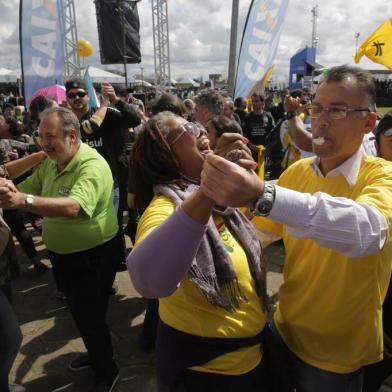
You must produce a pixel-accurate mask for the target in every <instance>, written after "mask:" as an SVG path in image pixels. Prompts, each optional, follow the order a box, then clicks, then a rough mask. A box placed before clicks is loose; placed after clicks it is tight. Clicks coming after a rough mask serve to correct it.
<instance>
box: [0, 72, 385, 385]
mask: <svg viewBox="0 0 392 392" xmlns="http://www.w3.org/2000/svg"><path fill="white" fill-rule="evenodd" d="M65 87H66V93H67V102H66V104H62V105H60V106H59V105H58V104H57V103H56V102H55V101H53V100H51V99H49V98H48V97H37V98H35V99H34V100H33V101H32V102H31V105H30V106H29V110H28V111H27V110H26V111H22V117H20V116H19V118H18V116H17V115H16V111H15V107H14V106H13V105H12V103H9V102H6V100H5V99H4V100H2V102H1V105H2V114H1V115H0V138H1V140H0V158H1V161H0V177H1V178H0V207H1V208H2V209H3V215H4V216H3V218H1V219H0V254H1V256H0V287H1V290H0V353H1V354H0V390H1V391H5V392H6V391H23V390H24V388H23V387H22V386H18V385H10V384H9V380H8V374H9V372H10V369H11V367H12V365H13V362H14V359H15V357H16V355H17V353H18V350H19V348H20V345H21V339H22V335H21V332H20V328H19V325H18V321H17V318H16V316H15V312H14V310H13V309H12V289H11V281H12V280H13V279H15V278H17V276H18V274H19V271H18V261H17V260H16V256H15V246H14V240H13V235H14V236H15V237H16V238H17V239H18V240H19V242H20V244H21V246H22V248H23V250H24V251H25V252H26V254H27V256H28V257H29V259H30V260H31V263H32V265H33V268H34V269H35V271H36V273H38V274H41V273H45V272H46V271H47V265H46V264H44V263H43V262H42V261H41V260H39V258H38V255H37V252H36V250H35V248H34V243H33V241H32V239H31V236H30V234H29V232H28V231H27V230H26V226H25V224H26V223H27V222H30V223H31V224H32V225H33V226H34V228H35V229H36V230H39V231H40V232H41V233H42V238H43V242H44V243H45V245H46V247H47V249H48V253H49V260H50V264H51V267H52V272H53V277H54V279H55V282H56V285H57V290H58V293H61V298H63V300H65V301H66V303H67V305H68V308H69V311H70V312H71V315H72V318H73V320H74V322H75V325H76V327H77V329H78V331H79V333H80V336H81V337H82V339H83V342H84V344H85V346H86V350H87V352H86V354H82V355H79V356H77V357H76V358H75V359H74V360H72V361H71V363H70V364H69V369H70V370H71V371H74V372H78V371H81V370H84V369H88V368H91V369H92V370H93V371H94V374H95V378H94V381H93V383H92V386H91V392H109V391H113V390H114V388H115V386H116V384H117V382H118V379H119V374H120V373H119V368H118V365H117V363H116V360H115V353H114V352H113V347H112V342H111V336H110V326H109V325H108V323H107V321H106V315H107V311H108V303H109V296H110V295H111V294H112V293H113V290H115V287H114V286H113V285H114V280H115V275H116V272H117V271H121V270H126V269H128V271H129V275H130V279H131V282H132V284H133V286H134V287H135V289H136V290H137V291H138V292H139V293H140V294H141V295H142V296H143V297H144V298H146V299H147V309H146V316H145V320H144V324H143V328H142V332H141V336H140V349H143V350H151V349H153V348H154V349H155V365H156V378H157V385H158V390H159V391H160V392H165V391H179V392H181V391H184V392H193V391H201V390H203V391H223V390H227V391H237V390H244V391H248V392H252V391H255V392H256V391H257V392H260V391H268V392H286V391H287V392H294V391H300V392H313V391H315V390H318V391H321V392H332V391H334V392H335V391H341V392H361V391H365V392H375V391H377V390H378V388H379V387H380V385H381V384H382V383H383V381H384V379H385V378H387V377H388V376H389V375H390V374H391V373H392V355H391V351H392V344H391V342H392V340H391V339H392V330H391V325H392V320H391V318H390V314H391V309H390V308H391V303H392V294H391V293H390V290H389V281H390V277H391V269H392V240H391V236H390V233H389V231H390V230H391V225H392V207H391V200H392V163H390V162H388V161H392V113H388V114H386V115H385V116H384V117H383V118H382V119H381V120H380V119H379V118H378V116H377V113H376V106H375V102H376V87H375V83H374V80H373V78H372V77H371V75H370V74H369V73H368V72H367V71H364V70H362V69H360V68H357V67H351V66H338V67H333V68H331V69H330V70H329V72H328V73H327V74H326V75H325V77H324V80H323V81H322V82H321V83H320V85H319V87H318V89H317V91H316V93H315V95H314V96H313V95H312V94H311V93H310V91H309V90H307V89H303V90H295V91H289V90H284V91H282V92H280V93H279V95H278V94H276V93H275V92H268V93H266V94H265V95H264V94H253V95H252V96H251V97H250V99H246V97H236V99H235V100H232V99H231V97H229V96H227V95H226V94H222V93H220V92H218V91H216V90H214V89H204V90H201V91H200V92H199V93H198V94H197V95H195V96H194V97H192V98H187V99H185V100H182V99H181V98H179V97H177V96H175V95H171V94H168V93H165V94H163V95H162V96H160V97H159V98H156V99H154V100H152V101H150V102H146V105H145V103H144V102H143V101H141V100H138V99H136V98H135V97H132V96H131V95H128V94H121V93H119V92H116V91H115V89H114V88H113V86H111V85H110V84H108V83H103V84H102V86H101V92H100V93H101V106H100V107H99V108H98V109H91V108H90V106H89V94H88V91H87V88H86V85H85V83H84V81H83V80H79V79H72V80H69V81H67V82H66V85H65ZM10 105H11V106H12V107H11V106H10ZM261 167H263V170H264V177H263V171H261V170H260V168H261ZM125 212H126V213H125ZM125 220H126V221H125ZM124 235H128V236H129V237H130V238H131V241H132V244H133V248H132V249H131V251H130V253H129V254H128V255H127V254H126V249H125V240H124ZM277 240H283V245H284V248H285V251H286V258H285V265H284V272H283V277H284V281H283V284H282V286H281V288H280V291H279V302H278V303H277V305H276V309H275V310H273V308H272V307H271V306H270V305H271V304H270V300H269V298H268V295H267V289H266V287H267V274H266V269H267V266H266V263H267V260H266V259H265V257H264V255H263V249H262V245H261V244H263V245H264V244H267V243H271V242H272V241H277ZM130 284H131V283H130Z"/></svg>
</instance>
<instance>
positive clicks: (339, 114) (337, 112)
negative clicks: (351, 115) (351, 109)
mask: <svg viewBox="0 0 392 392" xmlns="http://www.w3.org/2000/svg"><path fill="white" fill-rule="evenodd" d="M346 115H347V111H346V109H344V108H329V117H330V118H332V119H333V120H340V119H342V118H345V117H346Z"/></svg>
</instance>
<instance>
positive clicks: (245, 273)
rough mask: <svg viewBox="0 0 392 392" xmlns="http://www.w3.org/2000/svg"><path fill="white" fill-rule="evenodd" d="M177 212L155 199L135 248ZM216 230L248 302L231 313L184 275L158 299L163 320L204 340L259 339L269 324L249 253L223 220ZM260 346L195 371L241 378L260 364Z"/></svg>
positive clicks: (168, 202) (160, 198) (161, 199)
mask: <svg viewBox="0 0 392 392" xmlns="http://www.w3.org/2000/svg"><path fill="white" fill-rule="evenodd" d="M174 210H175V205H174V203H173V202H172V201H171V200H170V199H169V198H167V197H165V196H158V197H154V199H153V200H152V202H151V203H150V205H149V206H148V208H147V209H146V211H145V212H144V213H143V215H142V217H141V219H140V222H139V225H138V229H137V234H136V246H137V245H138V244H139V243H140V242H141V241H143V239H144V238H146V237H147V236H148V235H149V234H150V233H151V231H152V230H154V229H155V228H156V227H157V226H159V225H160V224H161V223H162V222H163V221H164V220H165V219H166V218H167V217H169V216H170V215H171V214H172V213H173V212H174ZM216 224H217V227H218V228H219V233H220V236H221V239H222V241H223V242H224V245H225V247H226V250H227V252H228V253H229V254H230V258H231V260H232V262H233V266H234V269H235V272H236V274H237V278H238V282H239V285H240V287H241V289H242V291H243V293H244V295H245V297H246V298H247V299H248V301H247V302H242V303H241V304H240V308H239V309H238V310H237V311H236V312H234V313H229V312H226V311H225V310H224V309H221V308H218V307H215V306H213V305H211V304H210V303H209V302H208V301H207V300H206V299H205V297H204V296H203V294H202V293H201V291H200V289H199V288H198V287H197V286H196V285H195V284H194V283H193V282H191V281H190V279H189V278H188V276H185V277H184V278H183V279H182V281H181V284H180V285H179V287H178V288H177V290H176V291H175V292H174V293H173V294H172V295H170V296H169V297H165V298H160V299H159V316H160V318H161V319H162V321H163V322H164V323H166V324H168V325H170V326H171V327H173V328H176V329H178V330H180V331H183V332H186V333H189V334H193V335H197V336H203V337H227V338H243V337H252V336H256V335H257V334H258V333H260V332H261V331H262V329H263V328H264V326H265V323H266V314H265V313H264V312H263V310H262V304H261V299H260V298H259V297H258V296H257V294H256V290H255V284H254V281H253V279H252V277H251V273H250V270H249V266H248V261H247V257H246V254H245V252H244V250H243V249H242V247H241V246H240V245H239V244H238V242H237V241H236V240H235V238H234V237H233V236H232V235H231V233H230V232H229V230H228V229H227V228H226V226H225V225H224V224H223V221H222V220H220V219H219V220H216ZM261 357H262V353H261V349H260V345H255V346H251V347H245V348H241V349H239V350H236V351H233V352H230V353H227V354H224V355H221V356H219V357H217V358H215V359H213V360H212V361H209V362H208V363H206V364H204V365H202V366H196V367H193V368H192V369H194V370H198V371H204V372H214V373H221V374H231V375H238V374H244V373H247V372H249V371H251V370H252V369H254V368H255V367H256V366H257V365H258V364H259V363H260V361H261Z"/></svg>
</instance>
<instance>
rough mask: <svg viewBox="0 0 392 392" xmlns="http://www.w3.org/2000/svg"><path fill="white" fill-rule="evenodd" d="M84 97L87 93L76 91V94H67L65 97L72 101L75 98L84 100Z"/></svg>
mask: <svg viewBox="0 0 392 392" xmlns="http://www.w3.org/2000/svg"><path fill="white" fill-rule="evenodd" d="M86 95H87V93H86V92H85V91H78V92H76V93H68V94H67V97H68V98H69V99H74V98H76V97H79V98H84V97H85V96H86Z"/></svg>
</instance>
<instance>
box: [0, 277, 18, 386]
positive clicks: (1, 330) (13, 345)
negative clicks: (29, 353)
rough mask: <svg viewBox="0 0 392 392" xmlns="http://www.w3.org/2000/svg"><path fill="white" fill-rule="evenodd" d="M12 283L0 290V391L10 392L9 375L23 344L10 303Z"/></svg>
mask: <svg viewBox="0 0 392 392" xmlns="http://www.w3.org/2000/svg"><path fill="white" fill-rule="evenodd" d="M10 291H11V288H10V283H7V284H6V285H4V286H1V288H0V391H2V392H8V391H9V388H8V374H9V372H10V370H11V368H12V365H13V363H14V361H15V358H16V356H17V354H18V351H19V349H20V346H21V344H22V333H21V331H20V328H19V324H18V320H17V319H16V315H15V312H14V310H13V309H12V306H11V303H10Z"/></svg>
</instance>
